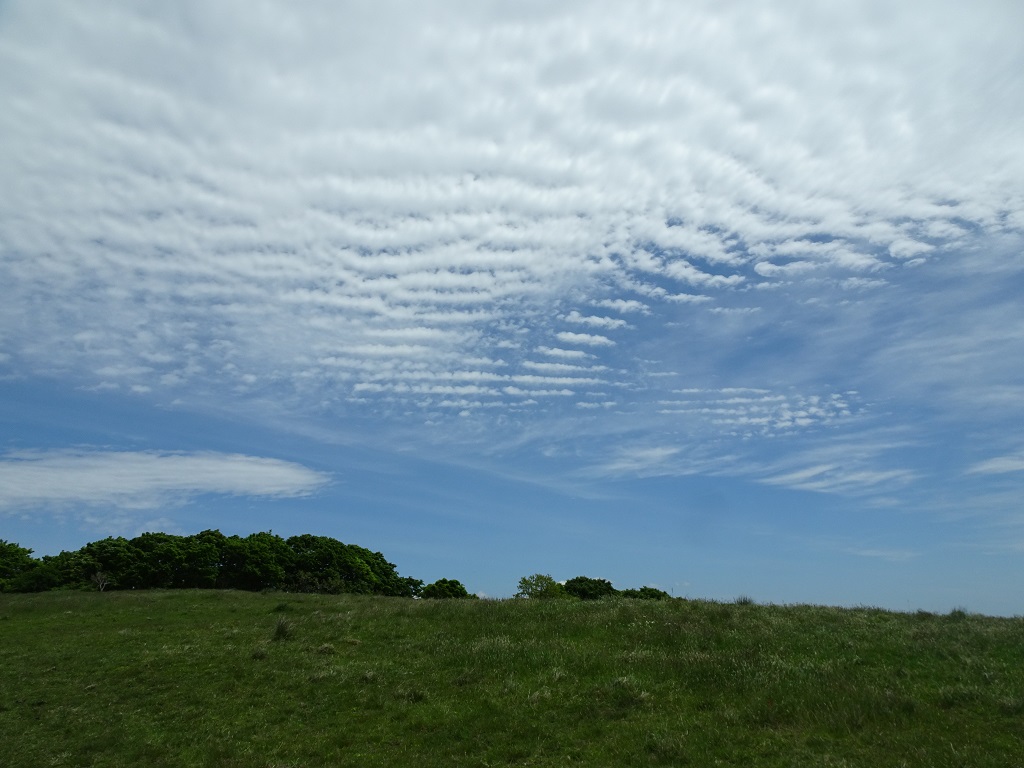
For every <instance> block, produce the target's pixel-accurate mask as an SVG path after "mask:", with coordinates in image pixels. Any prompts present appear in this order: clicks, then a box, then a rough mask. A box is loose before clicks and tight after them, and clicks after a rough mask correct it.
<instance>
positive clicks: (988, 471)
mask: <svg viewBox="0 0 1024 768" xmlns="http://www.w3.org/2000/svg"><path fill="white" fill-rule="evenodd" d="M1010 472H1024V456H1022V455H1019V454H1018V455H1010V456H997V457H996V458H994V459H987V460H986V461H980V462H978V463H977V464H973V465H972V466H971V467H970V468H969V469H968V470H967V473H968V474H972V475H1001V474H1006V473H1010Z"/></svg>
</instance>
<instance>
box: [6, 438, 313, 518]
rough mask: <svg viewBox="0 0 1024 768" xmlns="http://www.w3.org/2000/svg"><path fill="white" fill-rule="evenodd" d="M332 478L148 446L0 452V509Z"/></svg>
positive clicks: (258, 490) (294, 491) (241, 491)
mask: <svg viewBox="0 0 1024 768" xmlns="http://www.w3.org/2000/svg"><path fill="white" fill-rule="evenodd" d="M328 482H330V478H329V477H328V476H327V475H325V474H322V473H319V472H315V471H313V470H311V469H307V468H306V467H303V466H301V465H299V464H294V463H291V462H287V461H281V460H279V459H269V458H261V457H258V456H245V455H241V454H229V453H214V452H198V453H159V452H152V451H134V452H133V451H46V452H44V451H21V452H13V453H7V454H5V455H4V456H2V457H0V510H5V509H6V510H24V509H32V508H54V507H56V508H65V507H75V506H96V505H101V504H102V505H109V506H113V507H118V508H121V509H150V508H156V507H159V506H162V505H164V504H168V503H178V502H182V501H185V500H187V499H189V498H191V497H194V496H198V495H200V494H207V493H215V494H230V495H235V496H262V497H278V498H279V497H292V496H307V495H309V494H311V493H313V492H315V491H316V490H317V489H319V488H322V487H323V486H325V485H326V484H327V483H328Z"/></svg>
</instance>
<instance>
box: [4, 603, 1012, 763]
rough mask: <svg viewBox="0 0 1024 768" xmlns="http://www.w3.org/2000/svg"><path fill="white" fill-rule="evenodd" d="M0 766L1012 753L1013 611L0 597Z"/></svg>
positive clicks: (786, 759) (936, 758) (891, 758)
mask: <svg viewBox="0 0 1024 768" xmlns="http://www.w3.org/2000/svg"><path fill="white" fill-rule="evenodd" d="M0 735H2V737H0V741H2V742H3V743H4V747H3V751H4V753H5V760H6V765H8V766H10V768H22V767H24V768H28V767H29V766H32V767H33V768H34V767H35V766H40V765H67V766H77V765H90V766H136V765H147V766H239V767H241V766H260V767H269V766H396V765H410V766H413V765H415V766H453V765H466V766H486V765H491V766H494V765H523V766H526V765H529V766H563V765H567V764H579V765H588V766H603V765H608V766H612V765H615V766H621V765H672V766H675V765H698V766H704V765H716V764H718V765H737V766H738V765H761V766H776V765H777V766H783V765H785V766H872V767H873V768H875V767H877V766H904V765H922V766H924V765H927V766H974V767H977V766H999V767H1000V768H1006V767H1007V766H1020V765H1024V758H1022V757H1021V756H1022V755H1024V620H1022V619H996V618H987V617H981V616H973V615H967V614H964V613H961V612H954V613H952V614H950V615H947V616H936V615H932V614H924V613H922V614H895V613H887V612H884V611H878V610H872V609H857V610H843V609H832V608H821V607H810V606H794V607H779V606H760V605H731V604H719V603H708V602H701V601H684V600H674V601H661V602H659V601H639V600H608V601H597V602H569V601H524V600H520V601H501V602H495V601H429V600H422V601H414V600H407V599H398V598H381V597H361V596H349V595H342V596H329V595H286V594H260V593H245V592H224V591H168V592H120V593H104V594H99V593H82V592H55V593H45V594H37V595H0Z"/></svg>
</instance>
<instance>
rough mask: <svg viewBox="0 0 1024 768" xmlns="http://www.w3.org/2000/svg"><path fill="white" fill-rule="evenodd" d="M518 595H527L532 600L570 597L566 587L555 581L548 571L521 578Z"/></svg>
mask: <svg viewBox="0 0 1024 768" xmlns="http://www.w3.org/2000/svg"><path fill="white" fill-rule="evenodd" d="M516 597H525V598H529V599H531V600H552V599H558V598H565V597H568V594H567V593H566V591H565V587H563V586H562V585H561V584H559V583H558V582H557V581H555V580H554V579H553V578H552V577H551V576H550V575H548V574H546V573H535V574H533V575H532V576H523V578H521V579H520V580H519V591H518V592H516Z"/></svg>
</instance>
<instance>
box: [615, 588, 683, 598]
mask: <svg viewBox="0 0 1024 768" xmlns="http://www.w3.org/2000/svg"><path fill="white" fill-rule="evenodd" d="M619 595H620V596H621V597H631V598H633V599H634V600H671V599H672V595H670V594H669V593H668V592H666V591H665V590H663V589H655V588H654V587H640V589H624V590H622V591H621V592H619Z"/></svg>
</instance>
